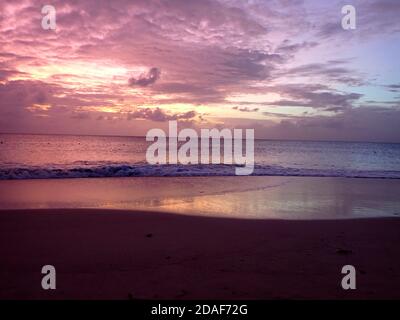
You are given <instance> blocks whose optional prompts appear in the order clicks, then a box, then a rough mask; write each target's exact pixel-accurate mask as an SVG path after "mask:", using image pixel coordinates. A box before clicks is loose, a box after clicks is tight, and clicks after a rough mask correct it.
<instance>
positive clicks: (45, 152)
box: [0, 134, 400, 180]
mask: <svg viewBox="0 0 400 320" xmlns="http://www.w3.org/2000/svg"><path fill="white" fill-rule="evenodd" d="M150 144H151V143H149V142H146V141H145V138H144V137H110V136H69V135H16V134H0V179H2V180H6V179H52V178H89V177H134V176H141V177H143V176H231V175H235V170H234V169H235V166H234V165H224V164H221V165H215V164H210V165H180V164H178V165H170V164H168V165H149V164H147V162H146V159H145V154H146V150H147V147H148V146H149V145H150ZM253 175H256V176H315V177H357V178H392V179H400V144H390V143H360V142H317V141H272V140H256V141H255V168H254V172H253Z"/></svg>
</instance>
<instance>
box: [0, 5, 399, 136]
mask: <svg viewBox="0 0 400 320" xmlns="http://www.w3.org/2000/svg"><path fill="white" fill-rule="evenodd" d="M45 4H49V5H52V6H54V8H55V10H56V28H55V30H51V29H48V30H45V29H43V28H42V18H43V17H44V16H45V14H42V13H41V10H42V7H43V5H44V3H43V2H41V1H32V0H25V1H21V0H20V1H4V0H3V1H1V2H0V132H3V133H4V132H6V133H50V134H95V135H97V134H98V135H128V136H134V135H145V134H146V132H147V131H148V130H150V129H152V128H161V129H164V130H167V128H168V121H169V120H177V121H178V126H179V129H183V128H187V127H191V128H195V129H200V128H219V129H222V128H230V129H233V128H250V129H255V135H256V137H257V138H263V139H290V140H293V139H295V140H348V141H382V142H400V59H399V57H400V19H399V16H400V1H398V0H362V1H351V0H348V1H336V0H332V1H329V2H328V1H320V0H304V1H303V0H292V1H290V0H280V1H279V0H275V1H274V0H271V1H267V0H247V1H246V0H201V1H199V0H165V1H162V0H130V1H127V0H126V1H125V0H115V1H108V0H107V1H105V0H82V1H49V2H48V3H45ZM346 4H351V5H353V6H354V7H355V9H356V29H354V30H345V29H343V28H342V17H343V14H342V12H341V10H342V7H343V6H344V5H346Z"/></svg>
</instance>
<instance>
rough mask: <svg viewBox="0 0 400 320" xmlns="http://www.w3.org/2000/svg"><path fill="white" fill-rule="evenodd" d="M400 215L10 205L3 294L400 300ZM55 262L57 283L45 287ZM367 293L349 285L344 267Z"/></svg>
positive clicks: (0, 224) (2, 218) (1, 219)
mask: <svg viewBox="0 0 400 320" xmlns="http://www.w3.org/2000/svg"><path fill="white" fill-rule="evenodd" d="M398 230H400V220H399V219H397V218H372V219H371V218H365V219H343V220H318V221H317V220H277V219H276V220H275V219H270V220H251V219H237V218H235V219H229V218H215V217H214V218H213V217H195V216H185V215H181V214H177V215H175V214H170V213H160V212H140V211H122V210H100V209H38V210H1V211H0V231H1V232H0V238H1V241H0V255H1V256H2V263H1V264H0V298H1V299H399V298H400V290H399V288H400V249H399V246H398V243H399V240H400V234H399V232H398ZM46 264H51V265H54V266H55V268H56V271H57V289H56V290H49V291H45V290H42V289H41V287H40V282H41V278H42V274H41V273H40V271H41V267H42V266H43V265H46ZM347 264H351V265H354V266H355V267H356V270H357V289H356V290H350V291H345V290H343V289H342V288H341V287H340V281H341V279H342V277H343V275H342V274H341V268H342V266H344V265H347Z"/></svg>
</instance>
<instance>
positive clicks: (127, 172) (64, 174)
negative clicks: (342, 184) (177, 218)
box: [0, 163, 400, 180]
mask: <svg viewBox="0 0 400 320" xmlns="http://www.w3.org/2000/svg"><path fill="white" fill-rule="evenodd" d="M235 168H236V166H235V165H226V164H208V165H205V164H199V165H181V164H177V165H171V164H166V165H149V164H147V163H138V164H107V165H92V166H88V165H84V166H73V167H60V166H47V167H36V166H30V167H28V166H25V167H7V168H0V180H17V179H65V178H105V177H197V176H234V175H235ZM252 176H303V177H349V178H387V179H400V171H366V170H345V169H304V168H301V169H299V168H285V167H281V166H270V165H256V166H255V167H254V171H253V174H252Z"/></svg>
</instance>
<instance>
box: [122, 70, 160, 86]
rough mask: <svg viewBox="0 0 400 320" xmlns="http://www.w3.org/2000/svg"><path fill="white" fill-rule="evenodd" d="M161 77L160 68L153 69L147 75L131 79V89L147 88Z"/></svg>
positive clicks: (129, 81)
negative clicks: (136, 87) (137, 87)
mask: <svg viewBox="0 0 400 320" xmlns="http://www.w3.org/2000/svg"><path fill="white" fill-rule="evenodd" d="M160 75H161V70H160V69H158V68H151V69H150V70H149V71H148V72H147V73H145V74H141V75H140V76H139V77H138V78H134V77H132V78H130V79H129V80H128V83H129V85H130V86H131V87H135V86H139V87H147V86H149V85H151V84H154V83H155V82H156V81H157V80H158V79H159V78H160Z"/></svg>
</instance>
